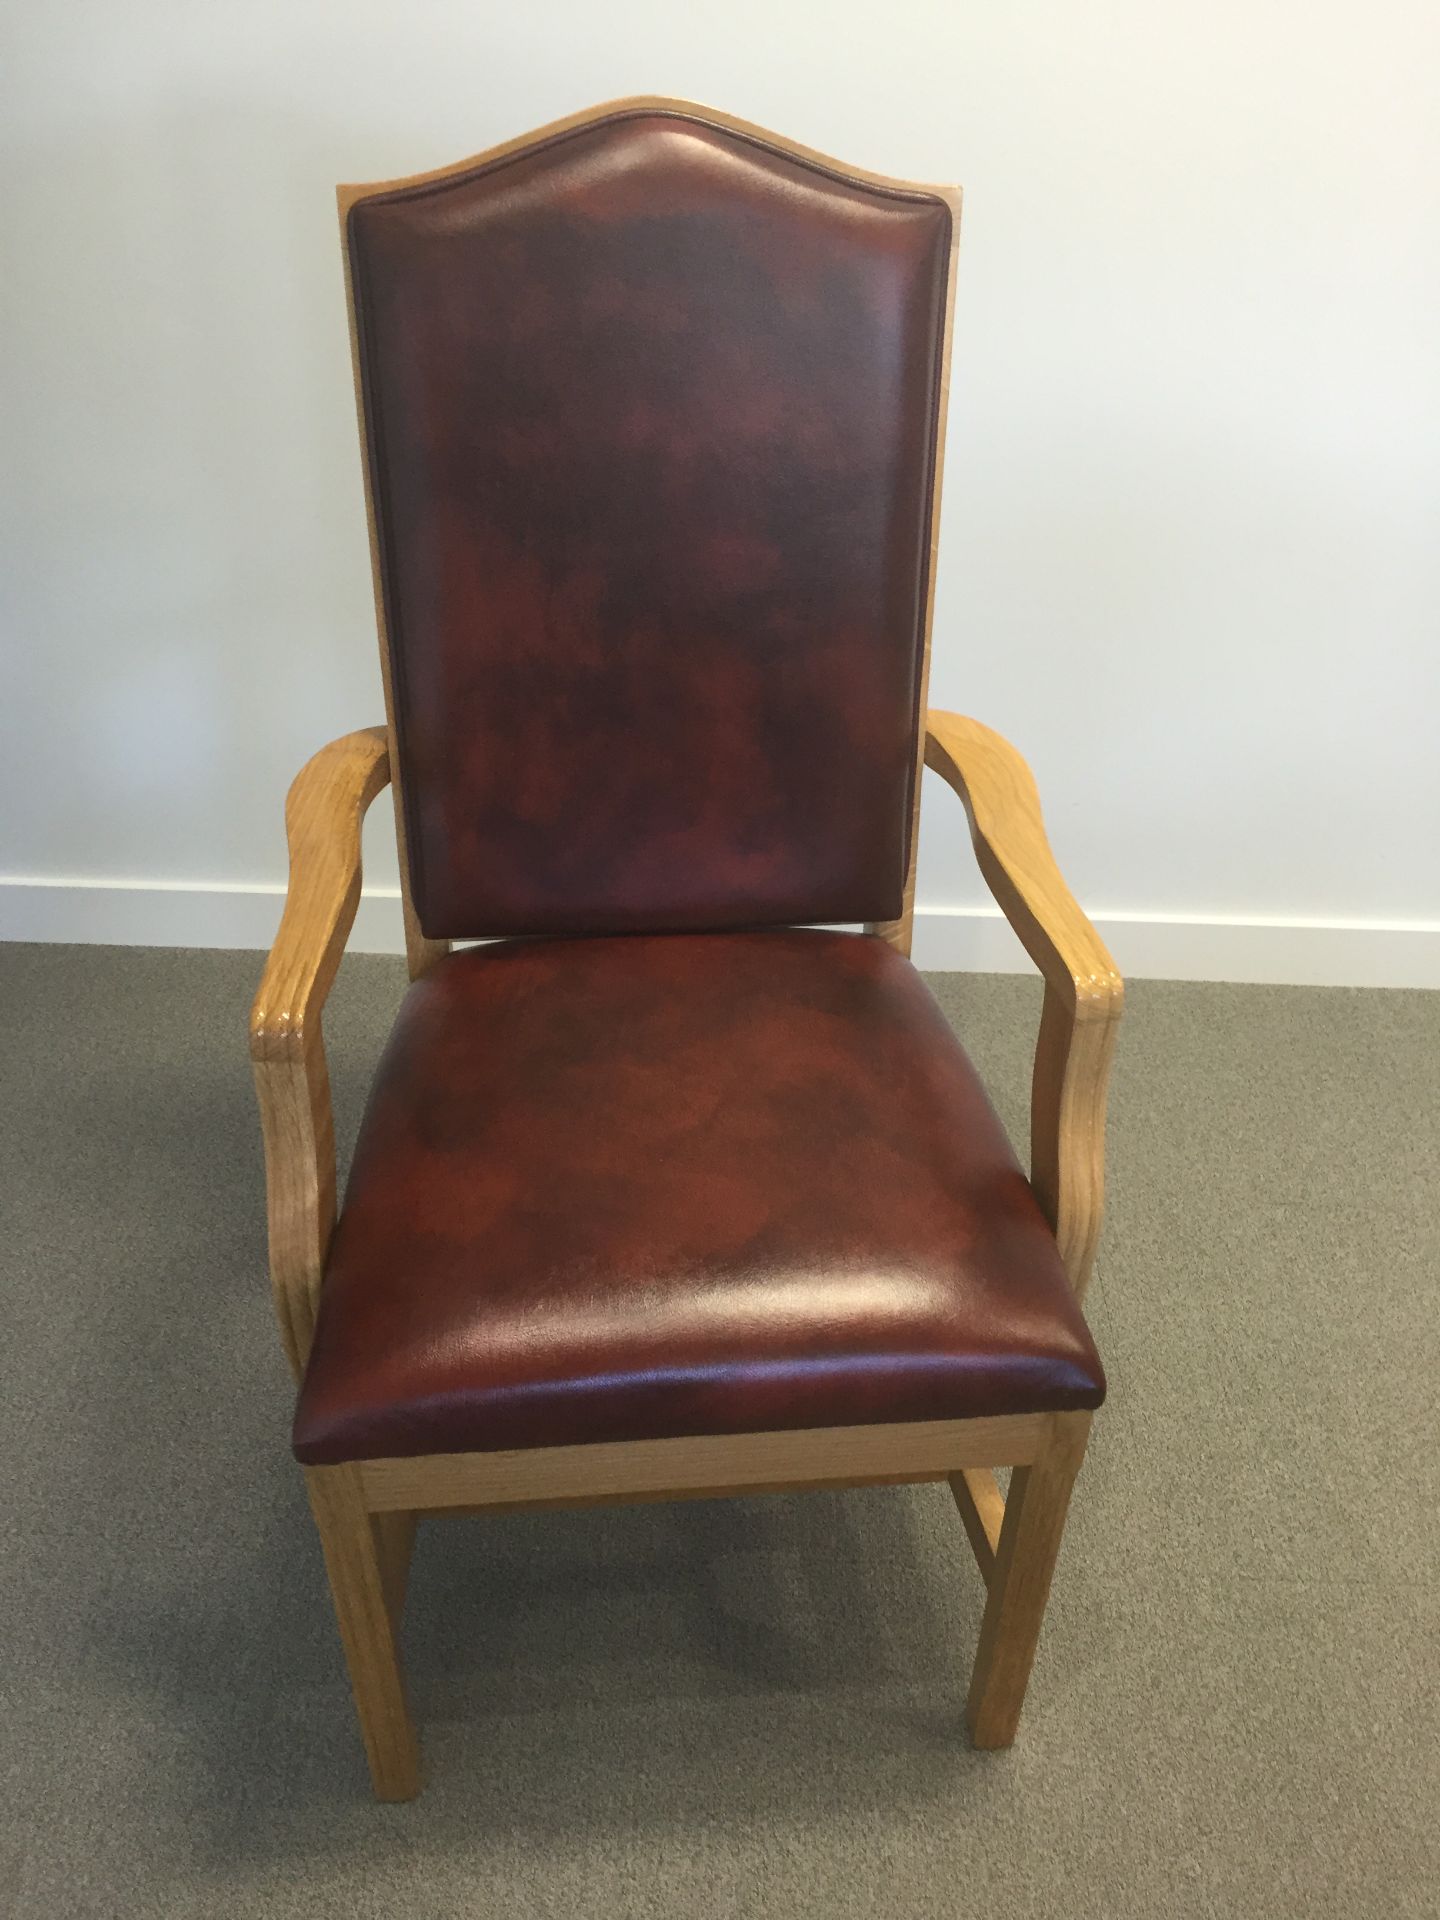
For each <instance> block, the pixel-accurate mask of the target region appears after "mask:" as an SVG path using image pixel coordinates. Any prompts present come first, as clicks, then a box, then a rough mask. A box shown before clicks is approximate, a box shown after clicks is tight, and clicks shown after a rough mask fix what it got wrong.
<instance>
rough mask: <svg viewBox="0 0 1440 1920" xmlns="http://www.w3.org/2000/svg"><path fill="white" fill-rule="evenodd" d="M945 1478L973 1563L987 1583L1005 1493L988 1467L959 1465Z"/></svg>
mask: <svg viewBox="0 0 1440 1920" xmlns="http://www.w3.org/2000/svg"><path fill="white" fill-rule="evenodd" d="M949 1480H950V1491H951V1492H952V1493H953V1494H954V1496H955V1504H956V1506H957V1507H958V1508H959V1509H960V1518H961V1519H962V1520H963V1521H964V1523H965V1532H966V1534H967V1536H968V1537H969V1541H970V1546H971V1550H972V1551H973V1553H974V1555H975V1564H976V1566H977V1567H979V1569H980V1577H981V1579H982V1580H983V1581H984V1582H985V1584H986V1586H987V1587H988V1586H989V1584H990V1581H991V1579H992V1578H993V1576H994V1572H995V1556H996V1554H997V1553H998V1552H999V1550H1000V1529H1001V1528H1002V1527H1003V1526H1004V1524H1005V1496H1004V1494H1003V1493H1002V1492H1001V1491H1000V1482H999V1481H998V1480H997V1479H996V1478H995V1475H994V1474H993V1473H992V1472H991V1470H990V1468H989V1467H962V1468H961V1470H960V1472H959V1473H952V1474H950V1475H949Z"/></svg>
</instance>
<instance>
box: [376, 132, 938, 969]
mask: <svg viewBox="0 0 1440 1920" xmlns="http://www.w3.org/2000/svg"><path fill="white" fill-rule="evenodd" d="M951 220H952V216H951V211H950V208H949V206H948V205H947V203H946V201H945V200H944V198H943V197H941V196H939V195H937V194H932V193H928V192H925V191H923V190H919V189H916V190H908V189H907V190H899V189H894V190H891V189H886V188H882V187H879V186H875V185H870V184H866V183H864V182H861V181H857V180H855V179H852V178H849V177H848V176H845V175H843V174H840V173H837V172H834V171H832V170H830V169H827V168H825V167H822V166H821V165H819V164H818V163H812V162H810V161H808V160H805V159H802V158H800V157H798V156H796V155H794V154H791V153H789V152H785V151H781V150H780V149H779V148H776V147H771V146H768V145H767V144H765V142H764V141H763V140H761V139H759V138H758V137H753V136H751V135H748V134H745V133H742V132H739V131H737V130H735V129H733V128H731V127H728V126H722V125H719V124H712V123H710V122H707V121H706V120H705V119H704V118H703V116H701V115H700V114H699V113H698V112H697V113H696V114H694V115H691V114H689V113H680V112H676V111H661V110H658V109H649V108H643V109H626V110H622V111H618V112H617V113H616V114H614V115H613V116H611V117H609V118H606V119H603V120H599V121H590V122H588V123H586V124H584V125H581V126H579V127H575V128H572V129H570V130H568V131H565V132H562V133H561V134H559V135H555V136H552V137H549V138H547V139H544V140H542V141H540V142H539V143H538V144H535V145H532V146H530V147H527V148H523V149H521V150H519V151H517V152H512V153H508V154H506V155H504V156H502V157H501V158H499V159H496V160H491V161H490V162H488V163H486V164H483V165H480V166H478V167H477V168H476V169H475V170H473V171H472V172H470V173H468V174H461V175H458V176H456V175H450V176H447V177H445V178H443V179H440V180H438V181H435V182H430V183H421V184H418V185H412V186H409V187H402V188H400V189H397V190H393V191H390V192H381V193H378V194H375V195H370V196H366V197H363V198H361V199H359V200H358V201H357V202H356V203H355V204H354V206H353V207H352V208H351V211H350V215H349V220H348V247H349V253H350V263H351V272H352V285H353V291H354V299H355V314H356V328H357V352H358V358H359V366H360V373H361V386H362V394H363V403H364V411H365V418H366V432H367V458H368V462H369V473H370V483H371V492H372V498H373V503H374V508H375V515H376V527H377V539H378V545H379V557H380V571H381V579H382V586H383V597H384V608H385V618H386V625H387V629H388V637H389V646H390V653H391V662H392V682H393V695H394V707H395V721H396V729H397V744H398V761H399V773H400V781H401V791H402V795H403V800H404V806H405V821H406V837H407V841H408V845H409V856H410V875H411V882H412V887H413V894H414V901H415V907H416V910H417V913H418V916H419V919H420V923H421V925H422V926H423V928H424V930H425V932H426V934H427V935H430V936H434V937H447V936H456V937H464V936H474V935H482V934H499V933H566V932H569V933H578V932H591V933H593V932H605V931H614V932H629V931H659V930H665V929H672V930H673V929H702V928H703V929H727V928H735V927H743V926H757V925H779V924H793V923H796V922H807V921H811V922H813V921H843V922H849V921H864V920H870V921H884V920H888V919H893V918H895V917H896V916H897V915H898V914H899V912H900V911H901V905H902V890H903V886H904V879H905V867H906V859H907V852H908V840H909V825H910V812H911V798H912V792H913V783H914V779H915V763H916V755H917V745H918V727H919V724H920V715H919V712H918V702H919V691H920V678H921V672H922V659H923V643H924V625H925V608H926V598H927V588H928V573H927V569H928V566H929V532H930V506H931V493H932V487H933V485H934V480H935V461H936V444H937V432H938V409H939V400H940V381H941V362H942V355H943V344H944V330H945V326H944V323H945V301H946V288H947V277H948V267H949V255H950V244H951Z"/></svg>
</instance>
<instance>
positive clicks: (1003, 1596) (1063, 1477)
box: [965, 1413, 1090, 1747]
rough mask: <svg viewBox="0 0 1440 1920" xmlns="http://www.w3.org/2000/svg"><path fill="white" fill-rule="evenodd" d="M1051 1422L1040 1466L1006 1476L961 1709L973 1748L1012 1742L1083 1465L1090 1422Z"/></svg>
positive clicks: (1070, 1417)
mask: <svg viewBox="0 0 1440 1920" xmlns="http://www.w3.org/2000/svg"><path fill="white" fill-rule="evenodd" d="M1049 1420H1050V1433H1049V1437H1048V1439H1047V1443H1046V1445H1045V1447H1044V1449H1043V1451H1042V1452H1041V1453H1040V1455H1039V1457H1038V1459H1036V1460H1035V1461H1033V1462H1032V1463H1031V1464H1029V1465H1028V1466H1023V1467H1017V1468H1016V1469H1015V1471H1014V1473H1013V1474H1012V1475H1011V1476H1010V1493H1009V1496H1008V1498H1007V1499H1006V1501H1005V1520H1004V1524H1003V1526H1002V1527H1001V1529H1000V1539H999V1542H998V1544H997V1546H996V1551H995V1564H994V1567H993V1569H992V1571H991V1574H990V1581H989V1587H990V1593H989V1598H988V1599H987V1601H986V1604H985V1617H984V1619H983V1620H982V1621H981V1623H980V1645H979V1649H978V1651H977V1652H976V1655H975V1668H974V1672H973V1674H972V1677H971V1681H970V1694H969V1699H968V1701H967V1704H966V1709H965V1711H966V1718H967V1720H968V1722H969V1726H970V1737H971V1739H972V1740H973V1741H974V1743H975V1745H976V1746H977V1747H1008V1746H1009V1745H1010V1743H1011V1741H1012V1740H1013V1739H1014V1738H1015V1734H1016V1730H1017V1728H1018V1727H1019V1724H1020V1710H1021V1708H1022V1707H1023V1705H1024V1704H1025V1689H1026V1687H1027V1686H1028V1684H1029V1681H1030V1669H1031V1667H1032V1666H1033V1664H1034V1661H1035V1649H1036V1647H1037V1645H1038V1644H1039V1640H1040V1628H1041V1625H1042V1624H1043V1622H1044V1618H1045V1602H1046V1600H1047V1599H1048V1598H1049V1594H1050V1580H1051V1576H1052V1574H1053V1573H1054V1571H1055V1561H1056V1557H1057V1555H1058V1554H1059V1552H1060V1541H1061V1537H1062V1535H1063V1533H1064V1531H1065V1515H1066V1512H1067V1510H1068V1508H1069V1505H1070V1493H1071V1489H1072V1488H1073V1487H1074V1484H1075V1476H1076V1474H1077V1473H1078V1472H1079V1471H1080V1463H1081V1461H1082V1460H1083V1459H1084V1457H1085V1442H1086V1439H1087V1438H1088V1436H1089V1432H1090V1415H1089V1414H1088V1413H1056V1414H1051V1415H1050V1417H1049Z"/></svg>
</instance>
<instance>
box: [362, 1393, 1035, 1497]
mask: <svg viewBox="0 0 1440 1920" xmlns="http://www.w3.org/2000/svg"><path fill="white" fill-rule="evenodd" d="M1046 1419H1047V1416H1046V1415H1044V1414H1039V1413H1034V1414H1029V1413H1027V1414H1010V1415H1007V1416H1005V1417H1003V1418H1000V1419H992V1420H922V1421H913V1422H906V1423H904V1424H903V1425H894V1426H877V1427H811V1428H805V1429H802V1430H801V1431H800V1432H797V1433H734V1434H729V1433H726V1434H701V1435H699V1436H696V1437H692V1438H688V1439H681V1440H615V1441H600V1442H598V1443H594V1444H591V1445H589V1446H579V1447H532V1448H526V1449H524V1450H522V1451H516V1452H507V1453H435V1454H419V1455H416V1456H413V1457H411V1458H407V1459H401V1460H365V1461H362V1462H361V1463H360V1469H359V1470H360V1476H361V1483H362V1485H363V1487H364V1491H365V1504H366V1506H367V1507H369V1509H370V1510H371V1512H372V1513H383V1512H385V1511H387V1510H388V1509H390V1508H395V1507H398V1508H401V1509H404V1510H406V1511H421V1512H433V1511H434V1510H435V1509H436V1508H439V1507H498V1506H509V1505H510V1504H511V1503H512V1502H520V1501H527V1502H535V1501H546V1502H550V1501H577V1502H578V1501H584V1500H595V1499H611V1500H629V1499H633V1498H634V1497H635V1496H636V1495H639V1494H658V1495H660V1496H661V1497H663V1498H674V1499H679V1498H683V1497H685V1496H686V1495H688V1494H691V1493H703V1492H705V1491H706V1490H707V1489H709V1488H714V1487H724V1488H729V1489H743V1490H744V1491H746V1492H758V1491H759V1490H760V1489H761V1488H762V1487H764V1486H765V1485H767V1484H775V1485H783V1484H795V1483H797V1482H806V1483H809V1484H811V1485H820V1484H824V1483H826V1482H833V1481H836V1480H849V1481H851V1482H854V1483H859V1482H862V1481H869V1480H895V1479H901V1478H903V1479H915V1480H927V1479H935V1478H937V1477H938V1476H939V1475H941V1474H949V1473H955V1472H958V1471H959V1469H960V1468H961V1467H971V1466H983V1465H987V1464H991V1463H995V1462H998V1463H999V1464H1001V1465H1004V1466H1008V1465H1010V1464H1011V1463H1012V1462H1017V1461H1026V1460H1031V1459H1034V1458H1035V1455H1036V1453H1037V1451H1038V1449H1039V1447H1040V1446H1041V1445H1042V1444H1043V1441H1044V1437H1045V1433H1046V1431H1047V1428H1046Z"/></svg>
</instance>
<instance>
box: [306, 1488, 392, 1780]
mask: <svg viewBox="0 0 1440 1920" xmlns="http://www.w3.org/2000/svg"><path fill="white" fill-rule="evenodd" d="M305 1484H306V1487H307V1489H308V1490H309V1494H310V1505H311V1507H312V1508H313V1509H314V1513H315V1524H316V1526H318V1527H319V1529H320V1543H321V1545H322V1546H323V1547H324V1549H325V1565H326V1568H327V1570H328V1572H329V1575H330V1591H331V1593H332V1594H333V1595H334V1597H335V1617H336V1619H337V1621H338V1622H339V1626H340V1639H341V1643H342V1644H343V1646H344V1648H345V1663H346V1665H347V1666H348V1667H349V1669H350V1685H351V1688H352V1689H353V1691H354V1694H355V1710H356V1712H357V1713H358V1715H359V1717H360V1732H361V1735H362V1737H363V1739H364V1741H365V1753H366V1757H367V1758H368V1759H369V1762H370V1778H371V1780H372V1781H373V1783H374V1787H375V1794H376V1798H377V1799H380V1800H413V1799H414V1797H415V1795H416V1794H417V1793H418V1792H419V1791H420V1752H419V1747H418V1745H417V1742H416V1739H415V1727H414V1723H413V1722H412V1720H411V1718H410V1709H409V1707H408V1705H407V1704H406V1700H405V1681H404V1676H403V1675H402V1673H401V1671H400V1652H399V1646H398V1644H397V1637H398V1632H399V1626H400V1606H401V1603H402V1602H403V1598H404V1585H405V1568H406V1564H407V1563H408V1559H409V1545H410V1534H411V1532H413V1529H407V1528H406V1527H404V1526H403V1524H402V1525H396V1524H394V1523H393V1522H392V1523H390V1524H384V1525H378V1526H377V1524H376V1521H377V1516H375V1515H373V1514H371V1513H370V1512H368V1511H367V1509H366V1506H365V1503H364V1500H363V1498H362V1497H361V1493H360V1476H359V1474H358V1473H356V1471H355V1469H354V1468H353V1467H307V1468H306V1469H305ZM387 1518H388V1517H387Z"/></svg>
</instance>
